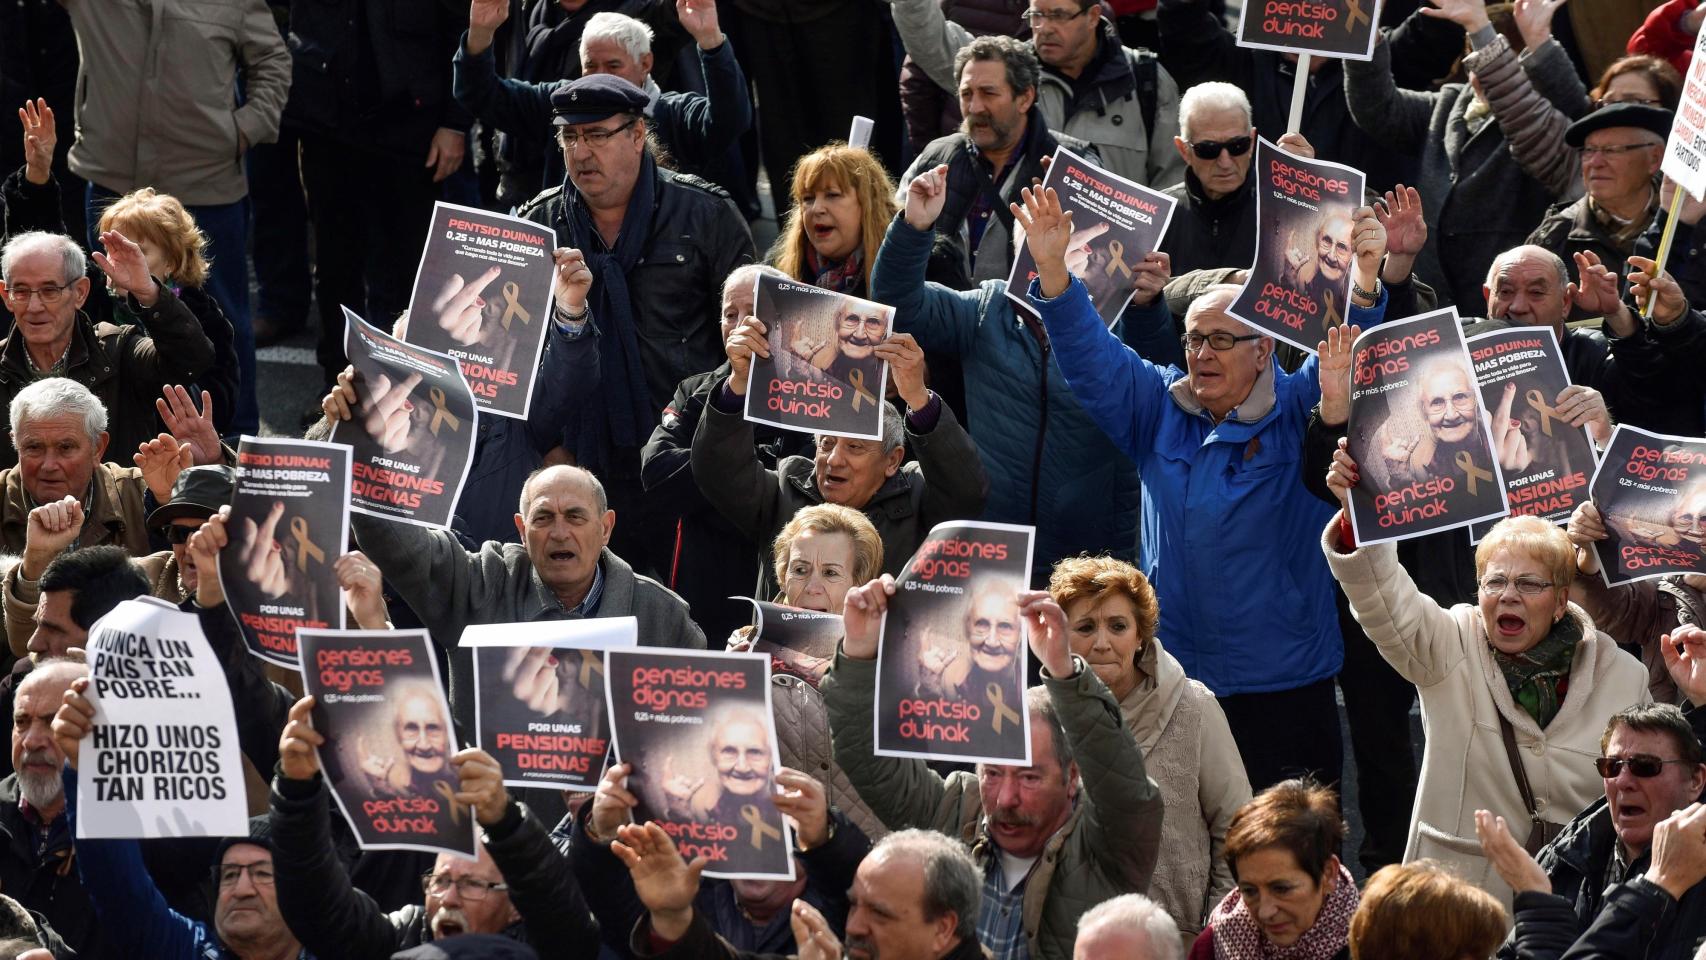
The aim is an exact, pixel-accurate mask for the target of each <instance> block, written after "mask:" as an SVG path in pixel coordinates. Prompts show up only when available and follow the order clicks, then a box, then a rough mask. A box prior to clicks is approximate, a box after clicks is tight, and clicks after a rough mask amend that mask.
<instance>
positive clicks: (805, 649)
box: [729, 597, 845, 687]
mask: <svg viewBox="0 0 1706 960" xmlns="http://www.w3.org/2000/svg"><path fill="white" fill-rule="evenodd" d="M729 599H731V600H746V601H747V602H748V603H750V604H752V608H753V620H752V646H751V648H750V649H751V650H752V652H753V653H762V654H764V655H765V656H767V657H769V658H770V672H771V673H773V674H775V673H781V674H787V675H789V676H794V677H799V678H800V679H801V680H804V681H805V682H806V683H809V684H811V685H812V686H813V687H816V686H817V685H818V683H819V682H820V681H822V680H823V675H824V674H826V673H828V672H829V666H830V664H832V663H834V662H835V648H836V647H838V646H840V645H841V636H842V634H843V633H844V632H845V630H844V629H843V627H842V625H841V615H840V614H839V613H824V612H822V611H819V610H802V609H800V608H799V607H790V606H787V605H785V604H780V603H766V602H765V601H763V600H753V599H750V598H748V597H730V598H729Z"/></svg>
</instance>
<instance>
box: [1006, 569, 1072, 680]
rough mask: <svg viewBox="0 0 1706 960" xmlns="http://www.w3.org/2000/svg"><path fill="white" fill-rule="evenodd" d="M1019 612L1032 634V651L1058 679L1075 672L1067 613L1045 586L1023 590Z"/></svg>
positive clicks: (1020, 596) (1020, 594)
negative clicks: (1068, 632) (1067, 628)
mask: <svg viewBox="0 0 1706 960" xmlns="http://www.w3.org/2000/svg"><path fill="white" fill-rule="evenodd" d="M1019 616H1020V617H1021V618H1023V619H1024V621H1025V625H1026V627H1027V628H1028V632H1029V633H1030V635H1031V652H1032V653H1033V654H1035V655H1036V657H1037V662H1039V663H1041V664H1042V665H1043V667H1044V668H1045V669H1046V670H1048V673H1049V676H1051V677H1054V678H1055V679H1057V680H1058V679H1061V678H1064V677H1070V676H1072V672H1073V670H1072V645H1071V643H1070V641H1068V639H1067V633H1066V613H1065V612H1064V611H1062V610H1061V609H1060V604H1058V603H1056V602H1054V598H1053V597H1051V596H1049V594H1048V592H1047V591H1043V590H1023V591H1020V593H1019Z"/></svg>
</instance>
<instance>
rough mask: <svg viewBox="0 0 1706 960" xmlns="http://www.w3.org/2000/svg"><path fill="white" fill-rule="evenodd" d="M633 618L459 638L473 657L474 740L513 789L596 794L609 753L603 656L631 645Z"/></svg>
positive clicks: (499, 629) (529, 626) (483, 630)
mask: <svg viewBox="0 0 1706 960" xmlns="http://www.w3.org/2000/svg"><path fill="white" fill-rule="evenodd" d="M638 636H639V627H638V621H636V620H635V619H634V618H633V617H595V618H592V619H587V620H546V621H541V622H538V623H489V624H479V625H476V626H470V627H467V628H465V629H464V630H463V631H462V641H461V646H464V647H469V648H471V649H472V650H473V654H474V690H475V700H474V741H475V742H476V743H478V744H479V745H480V749H482V750H484V751H486V752H487V753H489V754H491V755H492V757H493V759H495V760H497V762H498V764H499V765H500V766H502V767H503V771H504V783H505V785H507V786H512V787H551V788H553V789H557V790H583V791H590V790H596V789H598V780H599V778H600V777H602V776H604V758H605V756H606V755H607V754H608V753H609V752H610V749H609V748H610V711H609V710H608V709H607V708H606V707H605V704H604V651H606V650H611V649H617V648H625V647H632V646H634V645H635V644H636V643H637V642H638V640H637V637H638Z"/></svg>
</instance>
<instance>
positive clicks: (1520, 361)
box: [1468, 327, 1597, 543]
mask: <svg viewBox="0 0 1706 960" xmlns="http://www.w3.org/2000/svg"><path fill="white" fill-rule="evenodd" d="M1468 343H1469V359H1470V361H1471V362H1472V363H1474V364H1475V383H1476V386H1478V387H1479V388H1480V390H1481V408H1482V409H1484V410H1491V411H1492V412H1493V414H1492V422H1491V424H1490V426H1491V429H1492V431H1493V448H1494V449H1495V450H1499V451H1502V453H1501V460H1502V461H1504V462H1502V463H1501V464H1500V466H1501V472H1502V473H1503V474H1504V478H1505V493H1506V496H1507V497H1508V498H1509V500H1510V508H1511V515H1512V516H1534V517H1540V518H1542V519H1544V520H1549V521H1551V522H1553V523H1564V522H1566V521H1568V520H1569V519H1570V514H1571V513H1574V512H1575V509H1576V505H1577V504H1578V503H1581V502H1582V501H1583V500H1586V499H1587V495H1588V481H1589V480H1591V479H1592V478H1593V471H1594V467H1595V466H1596V465H1597V460H1596V458H1595V457H1594V452H1593V438H1592V437H1590V436H1589V435H1588V431H1587V428H1586V427H1572V426H1570V425H1569V424H1568V423H1565V422H1563V421H1562V420H1559V419H1557V410H1555V409H1554V408H1553V404H1554V403H1556V402H1557V400H1558V395H1559V394H1560V393H1562V392H1563V391H1564V389H1565V388H1566V387H1568V386H1569V385H1570V374H1569V372H1568V371H1567V370H1566V369H1565V368H1564V353H1563V351H1562V350H1560V349H1559V348H1558V336H1557V334H1555V333H1553V332H1552V328H1551V327H1513V328H1511V329H1508V330H1493V331H1489V332H1487V333H1483V334H1480V335H1478V336H1473V337H1470V338H1469V340H1468ZM1497 522H1498V521H1496V520H1483V521H1480V522H1479V523H1476V524H1474V525H1473V526H1471V527H1470V528H1469V542H1470V543H1480V542H1481V538H1483V537H1485V536H1486V535H1487V531H1489V530H1491V529H1493V524H1495V523H1497Z"/></svg>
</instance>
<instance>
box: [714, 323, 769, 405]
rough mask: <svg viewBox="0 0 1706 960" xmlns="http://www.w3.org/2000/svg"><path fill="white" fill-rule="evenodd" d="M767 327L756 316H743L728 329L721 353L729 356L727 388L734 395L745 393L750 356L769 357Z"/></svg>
mask: <svg viewBox="0 0 1706 960" xmlns="http://www.w3.org/2000/svg"><path fill="white" fill-rule="evenodd" d="M768 334H769V328H767V327H765V326H764V321H763V320H760V319H758V318H757V317H744V318H742V319H741V321H740V322H739V323H737V324H735V325H734V329H733V330H730V331H729V336H728V339H727V340H724V341H723V353H725V354H727V355H728V358H729V389H730V390H732V391H734V394H735V396H737V397H742V396H745V395H746V381H747V379H748V377H749V376H750V375H751V371H752V358H753V357H764V358H766V359H769V357H770V340H769V339H768Z"/></svg>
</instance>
